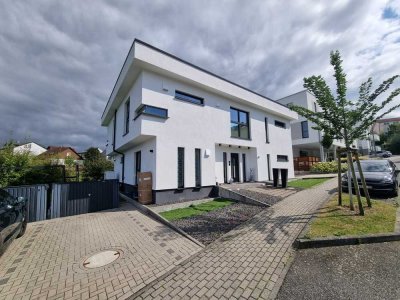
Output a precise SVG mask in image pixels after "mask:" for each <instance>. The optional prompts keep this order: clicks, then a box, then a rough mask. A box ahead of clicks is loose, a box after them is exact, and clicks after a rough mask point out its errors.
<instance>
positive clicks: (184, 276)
mask: <svg viewBox="0 0 400 300" xmlns="http://www.w3.org/2000/svg"><path fill="white" fill-rule="evenodd" d="M336 184H337V182H336V180H335V179H333V180H329V181H327V182H325V183H323V184H321V185H319V186H317V187H315V188H312V189H308V190H304V191H301V192H299V193H297V194H294V195H291V196H289V197H288V198H286V199H284V200H282V201H281V202H279V203H277V204H276V205H274V206H272V207H271V208H269V209H267V210H265V211H263V212H261V213H260V214H258V215H257V216H255V217H254V218H253V219H251V220H250V221H248V222H246V223H245V224H243V225H242V226H239V227H238V228H236V229H234V230H232V231H231V232H229V233H228V234H226V235H225V236H223V237H222V238H221V239H219V240H217V241H216V242H215V243H213V244H211V245H210V246H209V247H207V248H205V249H204V250H203V251H202V252H200V253H199V254H198V255H197V256H196V257H194V258H193V259H190V260H189V261H187V262H185V263H183V264H181V265H179V266H178V267H176V269H175V270H173V271H172V272H171V273H169V274H168V275H167V276H166V277H165V278H163V279H160V280H158V281H156V282H155V283H153V284H152V285H149V286H146V287H145V288H144V289H143V290H141V291H139V292H138V293H136V294H134V295H133V296H132V298H131V299H180V298H191V299H199V298H205V299H230V298H233V297H234V298H239V297H241V298H244V299H249V298H251V297H252V298H255V299H268V298H271V297H272V298H274V297H275V295H276V294H277V292H278V289H279V287H280V282H281V281H282V280H283V277H284V275H285V272H286V269H285V267H286V266H287V264H288V262H289V260H290V258H291V256H292V254H293V251H294V250H293V248H292V243H293V242H294V240H295V239H296V237H297V236H298V235H299V233H300V232H301V230H302V229H303V228H304V226H305V225H306V224H307V223H308V221H309V220H310V218H311V216H312V213H313V212H314V211H315V210H316V209H317V208H318V207H319V206H320V205H322V204H323V202H324V201H325V200H327V198H328V197H329V196H330V191H331V190H332V189H333V188H335V187H336Z"/></svg>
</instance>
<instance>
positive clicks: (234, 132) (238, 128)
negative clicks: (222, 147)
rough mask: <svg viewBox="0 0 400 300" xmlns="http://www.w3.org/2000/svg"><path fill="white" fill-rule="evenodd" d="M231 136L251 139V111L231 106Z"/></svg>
mask: <svg viewBox="0 0 400 300" xmlns="http://www.w3.org/2000/svg"><path fill="white" fill-rule="evenodd" d="M230 111H231V137H236V138H241V139H247V140H248V139H250V126H249V113H248V112H245V111H242V110H239V109H236V108H233V107H231V110H230Z"/></svg>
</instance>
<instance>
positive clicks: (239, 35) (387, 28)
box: [0, 0, 400, 150]
mask: <svg viewBox="0 0 400 300" xmlns="http://www.w3.org/2000/svg"><path fill="white" fill-rule="evenodd" d="M288 3H289V2H288V1H278V0H277V1H272V0H271V1H221V0H218V1H188V0H183V1H175V0H165V1H162V0H158V1H149V0H145V1H131V0H123V1H105V0H104V1H81V0H76V1H52V0H35V1H9V0H0V143H3V142H4V141H6V140H8V139H9V138H13V139H15V140H20V141H23V140H33V141H36V142H38V143H41V144H43V145H45V146H47V145H69V146H73V147H76V148H77V149H78V150H83V149H85V148H87V147H89V146H96V147H97V146H98V147H101V148H104V145H105V143H106V137H105V136H106V134H105V133H106V129H105V128H103V127H101V126H100V117H101V114H102V112H103V109H104V107H105V104H106V102H107V100H108V97H109V95H110V93H111V90H112V88H113V85H114V83H115V80H116V79H117V76H118V73H119V71H120V69H121V66H122V64H123V62H124V59H125V57H126V54H127V52H128V50H129V47H130V45H131V43H132V41H133V39H134V38H135V37H136V38H139V39H141V40H143V41H145V42H147V43H150V44H152V45H154V46H156V47H158V48H161V49H163V50H165V51H167V52H170V53H172V54H175V55H177V56H179V57H181V58H183V59H186V60H188V61H190V62H192V63H194V64H198V65H199V66H202V67H203V68H205V69H209V70H210V71H212V72H215V73H217V74H219V75H221V76H223V77H226V78H228V79H230V80H232V81H235V82H237V83H239V84H241V85H244V86H246V87H249V88H251V89H253V90H255V91H257V92H259V93H262V94H264V95H266V96H268V97H271V98H272V99H279V98H281V97H283V96H286V95H288V94H291V93H294V92H297V91H300V90H302V89H303V77H305V76H310V75H319V74H321V75H323V76H326V78H329V80H330V79H331V78H332V76H331V74H332V71H331V68H330V65H329V52H330V51H331V50H333V49H339V50H340V51H341V53H342V55H343V58H344V61H345V62H344V67H345V70H346V72H347V73H348V79H349V88H350V92H352V91H356V90H357V88H358V86H359V85H360V83H361V82H362V81H364V80H366V79H367V78H368V77H369V76H372V77H373V79H374V81H375V83H376V84H378V83H379V82H381V81H382V80H383V79H385V78H387V77H389V76H392V75H394V74H400V0H395V1H379V0H376V1H317V0H308V1H291V2H290V3H291V4H290V5H289V4H288ZM396 101H397V103H399V102H400V99H398V100H396ZM393 116H400V112H399V111H397V112H395V113H394V114H393Z"/></svg>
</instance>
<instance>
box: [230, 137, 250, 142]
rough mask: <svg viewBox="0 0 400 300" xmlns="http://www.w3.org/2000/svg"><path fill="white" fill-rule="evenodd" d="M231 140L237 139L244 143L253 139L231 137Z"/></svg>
mask: <svg viewBox="0 0 400 300" xmlns="http://www.w3.org/2000/svg"><path fill="white" fill-rule="evenodd" d="M231 139H237V140H242V141H251V138H248V139H245V138H241V137H237V136H231Z"/></svg>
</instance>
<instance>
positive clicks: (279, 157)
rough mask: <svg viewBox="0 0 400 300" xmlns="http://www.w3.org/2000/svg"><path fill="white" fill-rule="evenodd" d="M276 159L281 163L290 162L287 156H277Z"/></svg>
mask: <svg viewBox="0 0 400 300" xmlns="http://www.w3.org/2000/svg"><path fill="white" fill-rule="evenodd" d="M276 158H277V161H280V162H285V161H289V158H288V156H287V155H277V157H276Z"/></svg>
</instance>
